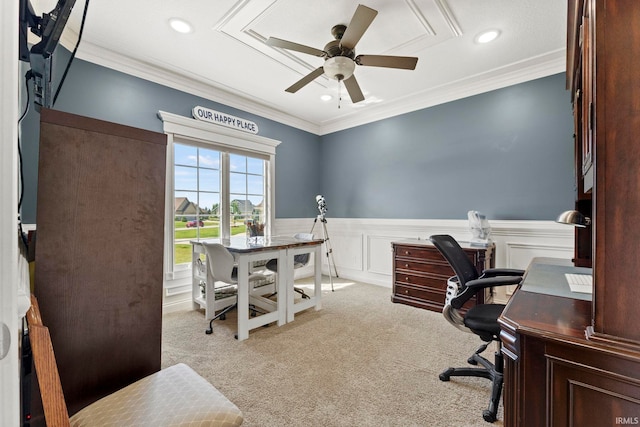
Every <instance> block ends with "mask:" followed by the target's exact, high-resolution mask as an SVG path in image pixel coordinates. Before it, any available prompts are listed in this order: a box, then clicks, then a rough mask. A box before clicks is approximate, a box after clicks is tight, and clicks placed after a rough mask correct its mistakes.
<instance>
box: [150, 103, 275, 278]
mask: <svg viewBox="0 0 640 427" xmlns="http://www.w3.org/2000/svg"><path fill="white" fill-rule="evenodd" d="M158 117H159V118H160V120H162V128H163V131H164V133H165V134H166V135H167V165H166V166H167V179H166V187H165V227H164V272H165V287H167V286H166V282H167V281H171V280H174V279H179V278H182V277H183V276H184V277H187V276H189V275H190V274H191V270H189V271H188V272H178V271H174V263H173V226H172V224H173V219H174V209H175V206H174V179H173V168H174V158H173V144H174V140H178V141H189V140H191V141H195V142H200V143H204V144H212V145H215V146H217V147H222V148H227V149H229V150H230V151H235V152H237V151H238V150H240V151H243V152H247V153H255V154H258V155H260V156H262V157H267V158H268V161H269V170H268V171H267V177H266V183H265V186H266V192H267V194H266V197H267V199H268V204H267V211H266V212H265V218H266V220H267V221H268V223H269V224H273V223H274V219H275V209H274V203H275V188H274V187H275V186H274V183H275V160H276V147H277V146H278V145H279V144H280V142H281V141H277V140H275V139H270V138H266V137H263V136H258V135H254V134H250V133H246V132H242V131H239V130H236V129H231V128H227V127H224V126H220V125H216V124H212V123H207V122H203V121H200V120H196V119H192V118H190V117H184V116H179V115H177V114H173V113H167V112H165V111H158ZM223 179H226V178H224V174H223ZM181 273H182V274H181Z"/></svg>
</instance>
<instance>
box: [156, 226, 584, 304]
mask: <svg viewBox="0 0 640 427" xmlns="http://www.w3.org/2000/svg"><path fill="white" fill-rule="evenodd" d="M490 224H491V228H492V239H493V240H494V242H495V243H496V267H505V268H521V269H525V268H527V266H528V265H529V262H530V261H531V259H532V258H535V257H551V258H566V259H571V258H572V257H573V245H574V229H573V228H572V227H570V226H566V225H561V224H557V223H555V222H553V221H490ZM312 228H313V233H314V234H315V236H316V237H318V238H322V237H323V227H322V223H321V222H319V221H318V222H316V224H315V226H314V219H313V218H311V219H309V218H304V219H299V218H295V219H276V221H275V224H274V227H273V230H272V233H273V234H274V235H293V234H295V233H300V232H305V233H308V232H309V231H310V230H311V229H312ZM326 230H327V237H328V238H329V247H330V248H331V249H332V254H330V255H329V256H327V250H328V249H327V246H323V248H322V259H323V268H322V271H323V274H329V266H328V263H327V260H328V258H331V259H332V262H333V261H335V267H336V269H337V270H338V276H339V277H340V278H344V279H350V280H356V281H361V282H366V283H371V284H374V285H379V286H384V287H387V288H391V287H392V283H393V280H392V277H391V275H392V270H393V266H392V251H391V242H394V241H396V240H402V239H407V238H419V239H425V240H426V239H428V238H429V236H430V235H432V234H450V235H452V236H453V237H455V238H456V239H458V240H460V241H466V240H469V239H470V238H471V233H470V232H469V227H468V221H467V220H402V219H345V218H327V222H326ZM331 255H332V257H331ZM332 267H333V266H332ZM312 273H313V267H312V265H309V266H307V267H305V268H303V269H300V271H296V277H304V276H311V275H312ZM331 273H332V274H334V270H333V268H332V270H331ZM512 290H513V289H505V288H503V289H497V290H496V293H495V299H496V301H500V302H505V301H506V300H508V298H509V295H510V293H511V292H512ZM190 292H191V288H190V281H188V280H183V281H175V283H173V284H169V283H165V299H164V312H165V313H166V312H170V311H175V310H184V309H190V308H191V307H192V306H191V293H190Z"/></svg>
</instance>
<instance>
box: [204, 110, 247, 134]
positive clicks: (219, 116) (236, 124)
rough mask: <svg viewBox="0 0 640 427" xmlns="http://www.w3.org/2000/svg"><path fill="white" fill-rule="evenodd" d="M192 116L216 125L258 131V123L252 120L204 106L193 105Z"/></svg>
mask: <svg viewBox="0 0 640 427" xmlns="http://www.w3.org/2000/svg"><path fill="white" fill-rule="evenodd" d="M193 118H194V119H198V120H202V121H205V122H209V123H215V124H217V125H221V126H226V127H230V128H232V129H238V130H241V131H244V132H249V133H253V134H257V133H258V125H257V124H255V123H254V122H252V121H249V120H245V119H241V118H239V117H236V116H232V115H229V114H225V113H221V112H219V111H215V110H210V109H208V108H205V107H199V106H198V107H193Z"/></svg>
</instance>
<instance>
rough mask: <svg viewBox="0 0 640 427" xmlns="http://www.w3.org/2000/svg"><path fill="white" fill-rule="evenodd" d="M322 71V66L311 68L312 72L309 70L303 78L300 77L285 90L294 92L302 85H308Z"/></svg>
mask: <svg viewBox="0 0 640 427" xmlns="http://www.w3.org/2000/svg"><path fill="white" fill-rule="evenodd" d="M323 73H324V68H322V67H320V68H316V69H315V70H313V71H312V72H310V73H309V74H307V75H306V76H304V77H303V78H301V79H300V80H298V81H297V82H295V83H294V84H292V85H291V86H289V87H288V88H286V89H285V92H289V93H296V92H297V91H299V90H300V89H302V88H303V87H304V86H306V85H308V84H309V83H311V82H312V81H313V80H315V79H316V78H318V77H320V76H321V75H322V74H323Z"/></svg>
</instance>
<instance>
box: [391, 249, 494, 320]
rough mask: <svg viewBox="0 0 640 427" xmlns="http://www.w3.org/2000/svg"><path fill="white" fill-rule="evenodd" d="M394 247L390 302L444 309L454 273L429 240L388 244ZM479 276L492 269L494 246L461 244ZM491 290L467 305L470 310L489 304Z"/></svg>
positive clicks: (438, 309)
mask: <svg viewBox="0 0 640 427" xmlns="http://www.w3.org/2000/svg"><path fill="white" fill-rule="evenodd" d="M391 245H392V247H393V295H392V296H391V301H392V302H396V303H400V304H407V305H411V306H414V307H418V308H424V309H427V310H432V311H442V308H443V307H444V299H445V293H446V289H447V279H448V278H449V277H451V276H454V275H455V273H454V272H453V269H452V268H451V266H450V265H449V263H448V262H447V260H445V259H444V257H443V256H442V255H441V254H440V252H439V251H438V249H436V247H435V246H433V245H432V244H431V242H429V241H428V240H419V239H407V240H402V241H397V242H392V243H391ZM460 246H462V248H463V249H464V250H465V252H466V253H467V254H468V255H469V258H470V259H471V261H472V262H473V264H474V265H475V266H476V269H477V270H478V272H479V273H481V272H482V271H483V270H485V269H487V268H493V267H495V244H493V243H492V244H490V245H489V246H486V247H484V246H471V245H469V244H468V243H465V242H460ZM491 298H492V296H491V290H489V289H487V290H485V292H480V293H478V294H477V295H476V296H475V297H474V298H472V299H471V300H470V301H469V302H468V303H467V305H466V307H471V306H473V305H476V304H484V303H486V302H489V301H490V300H491Z"/></svg>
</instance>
